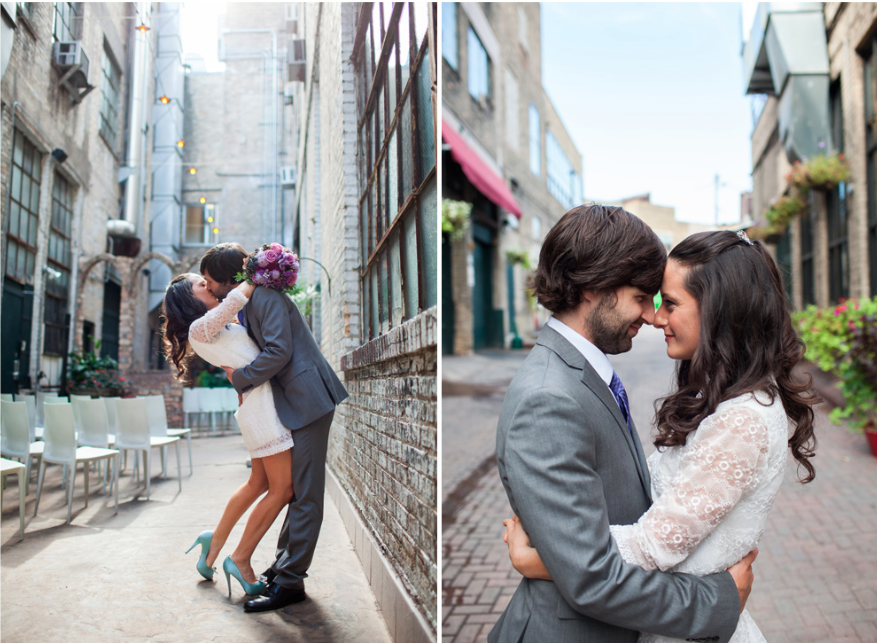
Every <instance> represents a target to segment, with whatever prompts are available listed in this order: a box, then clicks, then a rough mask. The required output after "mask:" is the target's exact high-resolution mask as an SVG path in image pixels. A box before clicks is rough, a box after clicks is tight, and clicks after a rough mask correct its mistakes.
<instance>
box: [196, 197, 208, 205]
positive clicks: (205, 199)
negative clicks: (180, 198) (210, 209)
mask: <svg viewBox="0 0 877 643" xmlns="http://www.w3.org/2000/svg"><path fill="white" fill-rule="evenodd" d="M198 201H199V202H200V203H202V204H204V203H207V198H206V197H203V196H202V197H201V198H200V199H198Z"/></svg>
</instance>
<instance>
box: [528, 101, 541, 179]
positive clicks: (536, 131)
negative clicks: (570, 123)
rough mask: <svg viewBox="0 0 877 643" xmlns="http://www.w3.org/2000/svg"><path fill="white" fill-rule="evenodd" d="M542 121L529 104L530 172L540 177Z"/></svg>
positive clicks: (536, 110)
mask: <svg viewBox="0 0 877 643" xmlns="http://www.w3.org/2000/svg"><path fill="white" fill-rule="evenodd" d="M541 122H542V119H541V118H540V117H539V110H538V109H536V106H535V105H534V104H533V103H530V171H531V172H533V174H535V175H536V176H542V124H541Z"/></svg>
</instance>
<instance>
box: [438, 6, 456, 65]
mask: <svg viewBox="0 0 877 643" xmlns="http://www.w3.org/2000/svg"><path fill="white" fill-rule="evenodd" d="M459 56H460V49H459V46H458V45H457V5H456V4H455V3H453V2H443V3H442V57H443V58H444V59H445V60H447V61H448V64H449V65H450V66H451V67H452V68H453V69H456V70H457V71H459V70H460V58H459Z"/></svg>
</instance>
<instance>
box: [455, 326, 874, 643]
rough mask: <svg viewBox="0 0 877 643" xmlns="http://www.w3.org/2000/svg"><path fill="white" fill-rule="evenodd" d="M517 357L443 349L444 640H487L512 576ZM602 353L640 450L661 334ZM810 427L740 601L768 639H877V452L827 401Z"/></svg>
mask: <svg viewBox="0 0 877 643" xmlns="http://www.w3.org/2000/svg"><path fill="white" fill-rule="evenodd" d="M525 357H526V352H524V351H496V352H493V353H479V354H476V355H474V356H472V357H451V356H445V357H443V362H442V369H443V377H442V379H443V381H442V388H443V403H442V414H443V418H442V448H443V462H442V476H443V483H442V498H443V507H442V553H443V559H442V596H443V599H442V616H441V618H442V640H443V643H472V642H481V641H486V640H487V633H488V632H489V631H490V629H491V628H492V627H493V624H494V623H495V622H496V620H497V619H498V618H499V615H500V614H501V613H502V611H503V610H504V609H505V607H506V605H507V604H508V601H509V600H510V598H511V596H512V594H513V593H514V591H515V589H516V588H517V586H518V583H519V580H520V576H519V575H518V573H517V572H516V571H515V570H514V569H512V567H511V564H510V563H509V561H508V556H507V549H506V546H505V544H504V543H503V542H502V534H503V532H504V531H505V529H504V527H503V526H502V521H503V520H504V519H505V518H508V517H510V516H511V509H510V508H509V505H508V500H507V499H506V496H505V491H504V490H503V487H502V483H501V482H500V480H499V475H498V473H497V469H496V463H495V445H494V439H495V429H496V420H497V418H498V415H499V409H500V407H501V405H502V399H503V396H504V394H505V391H506V389H507V387H508V383H509V382H510V381H511V379H512V377H513V376H514V373H515V371H516V370H517V368H518V366H519V365H520V364H521V362H522V361H523V360H524V358H525ZM611 361H612V363H613V366H614V367H615V370H616V372H617V373H618V375H619V377H620V378H621V380H622V381H623V382H624V385H625V388H626V389H627V392H628V397H629V399H630V406H631V412H632V414H633V417H634V421H635V422H636V424H637V428H638V431H639V434H640V438H641V439H642V442H643V446H644V448H645V451H646V454H647V455H648V454H650V453H651V452H652V451H653V450H654V447H653V446H652V445H651V439H650V437H649V435H650V432H651V424H652V418H653V416H654V407H653V402H654V400H655V399H656V398H659V397H661V396H662V395H664V394H666V393H667V392H668V391H669V390H670V387H671V384H672V378H673V362H672V360H670V359H669V358H667V356H666V353H665V344H664V342H663V335H662V333H660V331H657V330H656V329H654V328H652V327H648V326H644V327H643V328H642V329H641V331H640V335H639V337H638V338H637V339H636V340H634V348H633V350H632V351H631V352H629V353H626V354H623V355H618V356H612V357H611ZM454 378H456V379H454ZM446 391H450V392H451V393H452V397H448V393H447V392H446ZM467 391H469V394H466V392H467ZM816 432H817V436H818V439H819V445H818V448H817V457H816V458H815V460H814V461H813V462H814V466H815V467H816V479H815V480H814V482H812V483H810V484H808V485H801V484H798V483H797V482H796V470H795V467H794V466H793V465H790V466H789V468H788V470H787V475H786V480H785V482H784V484H783V486H782V488H781V489H780V492H779V495H778V496H777V499H776V502H775V504H774V508H773V511H772V512H771V515H770V518H769V521H768V527H767V531H766V533H765V535H764V537H763V539H762V542H761V543H760V545H759V551H760V553H759V556H758V560H757V561H756V563H755V567H754V569H755V585H754V588H753V591H752V594H751V596H750V598H749V602H748V605H747V606H748V608H749V611H750V613H751V615H752V617H753V618H754V619H755V621H756V623H757V624H758V626H759V628H760V629H761V631H762V633H763V634H764V636H765V638H766V639H767V641H768V643H799V642H801V641H820V642H827V641H831V642H832V643H874V642H875V641H877V458H875V457H873V456H872V455H871V453H870V451H869V450H868V446H867V444H866V442H865V438H864V437H863V436H861V435H858V434H854V433H851V432H850V431H849V429H848V428H847V426H845V425H832V424H830V423H829V421H828V417H827V409H826V408H824V406H820V407H819V408H818V411H817V431H816Z"/></svg>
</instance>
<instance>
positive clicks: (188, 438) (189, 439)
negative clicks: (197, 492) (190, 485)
mask: <svg viewBox="0 0 877 643" xmlns="http://www.w3.org/2000/svg"><path fill="white" fill-rule="evenodd" d="M186 426H189V425H188V424H187V425H186ZM186 446H187V447H189V475H192V432H191V431H189V432H188V433H187V434H186Z"/></svg>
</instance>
